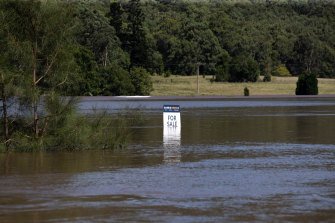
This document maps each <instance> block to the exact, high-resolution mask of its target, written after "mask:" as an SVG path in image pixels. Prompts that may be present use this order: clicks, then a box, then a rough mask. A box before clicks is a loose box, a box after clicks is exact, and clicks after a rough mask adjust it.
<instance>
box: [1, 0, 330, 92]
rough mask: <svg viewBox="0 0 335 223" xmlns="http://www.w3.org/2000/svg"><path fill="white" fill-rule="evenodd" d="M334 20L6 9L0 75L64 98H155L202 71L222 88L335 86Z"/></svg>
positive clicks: (253, 5) (271, 10)
mask: <svg viewBox="0 0 335 223" xmlns="http://www.w3.org/2000/svg"><path fill="white" fill-rule="evenodd" d="M334 13H335V4H333V3H332V2H330V1H324V0H313V1H311V0H308V1H307V0H306V1H302V0H300V1H298V0H291V1H283V0H281V1H279V0H264V1H263V0H250V1H248V0H247V1H238V0H236V1H228V0H208V1H186V0H179V1H176V0H156V1H155V0H147V1H140V0H129V1H127V0H120V1H111V2H110V1H84V0H83V1H56V0H49V1H39V0H4V1H2V6H1V14H2V17H3V18H2V19H3V21H2V23H1V24H2V28H1V42H2V45H3V46H2V49H3V50H2V55H1V58H2V60H1V61H2V62H1V67H2V70H4V69H5V68H6V69H7V70H8V71H10V72H11V73H16V74H19V75H21V76H22V77H23V78H27V75H23V73H27V72H28V71H29V72H30V73H33V74H35V80H34V81H35V82H34V83H32V85H33V86H34V85H39V86H40V88H39V89H49V88H55V87H56V86H57V87H56V88H55V89H56V90H57V91H58V92H61V94H63V95H143V94H149V93H150V91H151V90H152V83H151V79H150V75H154V74H157V75H167V76H168V75H170V74H177V75H195V74H196V69H197V66H198V64H201V65H200V71H201V73H202V74H204V75H213V76H214V78H215V80H217V81H231V82H235V81H238V82H241V81H257V80H258V75H260V74H261V75H265V76H270V75H294V76H297V75H299V74H301V73H303V72H306V71H307V72H311V73H315V74H316V75H317V76H318V77H335V63H334V61H335V28H334V27H335V19H334V16H333V15H334ZM6 15H7V17H6ZM28 43H29V44H28ZM14 54H15V55H14ZM31 79H32V81H31V82H33V79H34V76H33V77H31ZM55 85H56V86H55ZM27 89H30V91H33V90H34V89H35V87H32V88H31V87H30V88H27ZM30 93H32V92H30Z"/></svg>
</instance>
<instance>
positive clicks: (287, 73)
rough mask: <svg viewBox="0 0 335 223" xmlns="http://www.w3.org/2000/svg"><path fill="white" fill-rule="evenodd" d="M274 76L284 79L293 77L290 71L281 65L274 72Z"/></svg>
mask: <svg viewBox="0 0 335 223" xmlns="http://www.w3.org/2000/svg"><path fill="white" fill-rule="evenodd" d="M272 75H273V76H282V77H290V76H292V75H291V73H290V71H289V70H288V69H287V68H286V66H285V64H280V65H279V66H278V67H276V69H275V70H273V71H272Z"/></svg>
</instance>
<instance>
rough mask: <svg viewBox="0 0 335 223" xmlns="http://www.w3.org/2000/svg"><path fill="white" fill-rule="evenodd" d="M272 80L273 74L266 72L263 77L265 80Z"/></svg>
mask: <svg viewBox="0 0 335 223" xmlns="http://www.w3.org/2000/svg"><path fill="white" fill-rule="evenodd" d="M270 81H271V75H270V74H265V75H264V78H263V82H270Z"/></svg>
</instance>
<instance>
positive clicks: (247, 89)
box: [243, 87, 250, 96]
mask: <svg viewBox="0 0 335 223" xmlns="http://www.w3.org/2000/svg"><path fill="white" fill-rule="evenodd" d="M243 93H244V96H249V94H250V92H249V88H247V87H245V88H244V90H243Z"/></svg>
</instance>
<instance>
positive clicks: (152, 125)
mask: <svg viewBox="0 0 335 223" xmlns="http://www.w3.org/2000/svg"><path fill="white" fill-rule="evenodd" d="M304 102H305V104H304ZM314 102H316V103H314ZM323 102H324V103H323ZM334 102H335V98H332V99H331V98H328V99H327V100H325V101H322V100H321V99H317V100H316V99H311V100H308V101H301V103H297V102H295V104H296V105H292V106H287V104H289V103H291V101H289V102H287V103H286V105H285V106H282V104H285V102H283V101H281V102H280V103H278V104H277V105H276V106H275V105H274V106H267V105H268V104H271V103H272V104H276V102H275V101H271V102H264V101H261V100H260V101H258V102H257V103H259V104H262V103H263V105H264V106H256V107H253V106H249V105H250V103H249V104H247V105H246V106H243V102H241V101H238V103H240V105H239V107H238V106H237V107H226V106H224V107H211V108H207V107H201V106H200V105H199V104H198V103H202V102H192V101H188V102H186V103H185V104H192V103H195V104H196V105H195V106H194V107H197V106H198V107H201V108H199V109H196V110H195V109H193V107H189V108H187V107H185V106H184V102H177V103H180V105H181V106H182V107H183V108H184V109H183V111H182V120H181V121H182V128H164V127H163V121H162V112H161V110H160V109H161V106H160V105H159V108H157V109H152V110H150V109H149V110H145V111H144V118H145V120H144V122H143V124H142V125H140V126H134V128H133V138H132V140H131V142H130V145H129V148H127V149H124V150H116V151H81V152H75V153H67V152H42V153H17V154H14V153H11V154H8V155H6V154H0V165H1V166H0V222H48V221H49V222H138V221H139V222H245V221H248V222H249V221H252V222H306V221H307V222H320V221H323V222H332V221H333V220H334V219H335V187H334V185H335V175H334V171H335V137H334V132H335V125H334V123H335V106H334V104H335V103H334ZM138 103H139V102H138ZM154 103H156V104H160V103H162V104H163V103H164V102H154ZM234 103H237V102H234ZM207 104H210V103H207ZM228 104H229V103H228ZM297 104H299V105H297ZM304 105H305V106H304ZM162 133H163V137H162ZM176 162H178V165H166V164H171V163H176Z"/></svg>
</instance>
